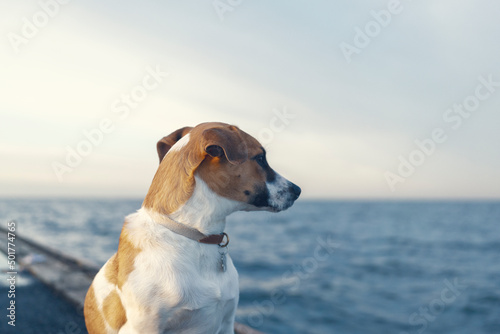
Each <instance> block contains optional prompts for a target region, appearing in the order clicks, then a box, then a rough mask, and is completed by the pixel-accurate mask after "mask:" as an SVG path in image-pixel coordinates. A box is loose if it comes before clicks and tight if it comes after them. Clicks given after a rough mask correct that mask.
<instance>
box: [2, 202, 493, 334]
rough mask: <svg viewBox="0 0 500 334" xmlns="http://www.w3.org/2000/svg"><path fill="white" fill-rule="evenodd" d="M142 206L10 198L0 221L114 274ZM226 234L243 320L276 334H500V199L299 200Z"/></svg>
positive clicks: (241, 221) (239, 218)
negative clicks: (122, 238) (131, 217)
mask: <svg viewBox="0 0 500 334" xmlns="http://www.w3.org/2000/svg"><path fill="white" fill-rule="evenodd" d="M140 206H141V200H139V199H138V200H109V199H98V200H97V199H16V200H14V199H2V200H0V223H1V224H3V225H4V226H6V225H7V224H8V222H9V221H13V220H14V221H15V222H16V226H17V233H18V235H22V236H24V237H27V238H30V239H32V240H34V241H36V242H39V243H41V244H44V245H47V246H49V247H51V248H55V249H58V250H60V251H62V252H64V253H66V254H69V255H72V256H76V257H80V258H85V259H87V260H89V261H91V262H94V263H95V264H98V265H102V264H104V262H105V261H106V260H107V259H108V258H109V257H110V256H111V255H112V254H113V253H114V252H115V251H116V249H117V246H118V237H119V234H120V230H121V228H122V224H123V220H124V217H125V216H126V215H128V214H130V213H132V212H135V211H136V210H138V209H139V208H140ZM226 232H227V233H228V234H229V236H230V239H231V241H230V245H229V252H230V255H231V257H232V259H233V262H234V264H235V266H236V268H237V269H238V272H239V280H240V302H239V307H238V311H237V321H239V322H241V323H244V324H247V325H249V326H251V327H253V328H255V329H258V330H260V331H262V332H264V333H277V334H290V333H317V334H320V333H325V334H326V333H328V334H331V333H340V334H369V333H376V334H387V333H396V334H408V333H419V334H420V333H428V334H431V333H436V334H437V333H439V334H442V333H453V334H479V333H491V334H498V333H500V202H499V201H452V200H449V201H445V200H442V201H354V200H352V201H341V200H336V201H312V200H299V201H297V203H296V204H295V205H294V206H293V207H292V208H290V209H288V210H287V211H284V212H280V213H269V212H250V213H249V212H237V213H234V214H232V215H230V216H229V217H228V218H227V229H226ZM30 282H31V283H30ZM19 284H28V285H29V284H35V283H33V280H25V282H24V283H23V282H22V280H20V283H19ZM0 288H2V289H3V290H5V289H6V283H5V282H2V283H1V284H0ZM4 292H5V293H4ZM6 294H7V292H6V291H2V292H1V295H0V298H6V296H4V295H6ZM47 303H48V305H47V308H49V309H50V307H51V305H50V301H49V302H47ZM2 321H5V319H4V320H2ZM34 326H35V324H34ZM53 332H54V333H57V332H58V330H57V328H56V329H54V331H53ZM59 332H62V331H59ZM80 332H81V333H84V329H83V330H82V331H79V332H78V333H80Z"/></svg>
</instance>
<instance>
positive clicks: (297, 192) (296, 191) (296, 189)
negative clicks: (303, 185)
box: [290, 182, 302, 201]
mask: <svg viewBox="0 0 500 334" xmlns="http://www.w3.org/2000/svg"><path fill="white" fill-rule="evenodd" d="M290 183H291V182H290ZM290 188H291V190H292V193H293V200H294V201H295V200H296V199H297V198H299V196H300V193H301V192H302V190H301V189H300V187H299V186H298V185H296V184H294V183H291V185H290Z"/></svg>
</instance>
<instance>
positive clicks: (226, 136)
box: [143, 123, 260, 214]
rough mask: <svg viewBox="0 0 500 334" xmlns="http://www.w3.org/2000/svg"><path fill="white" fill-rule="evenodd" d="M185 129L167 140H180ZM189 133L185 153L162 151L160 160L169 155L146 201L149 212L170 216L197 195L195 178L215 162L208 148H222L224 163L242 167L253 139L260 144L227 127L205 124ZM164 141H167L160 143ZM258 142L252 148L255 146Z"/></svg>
mask: <svg viewBox="0 0 500 334" xmlns="http://www.w3.org/2000/svg"><path fill="white" fill-rule="evenodd" d="M183 129H184V128H183ZM183 129H179V130H177V131H175V132H174V133H172V134H171V135H169V136H167V137H166V138H170V139H172V138H178V139H180V138H179V133H181V134H182V135H186V134H187V133H186V131H185V130H183ZM181 130H182V131H181ZM189 133H190V140H189V142H188V143H187V144H186V145H185V146H184V147H183V148H182V149H181V150H179V151H172V152H170V153H168V154H166V152H165V150H163V149H162V150H158V153H159V155H160V159H161V158H162V156H161V155H162V154H166V155H165V156H164V157H163V159H161V163H160V166H159V167H158V170H157V172H156V174H155V176H154V178H153V181H152V183H151V187H150V188H149V191H148V194H147V195H146V198H145V199H144V203H143V206H144V207H145V208H148V209H152V210H153V211H156V212H159V213H162V214H169V213H172V212H174V211H176V210H177V209H178V208H179V207H180V206H182V205H183V204H184V203H186V201H187V200H188V199H189V198H190V197H191V194H192V193H193V189H194V183H195V181H194V174H195V172H196V170H197V168H198V167H199V166H200V164H201V163H202V162H203V161H205V159H209V160H213V159H214V158H212V157H210V156H209V155H208V154H207V152H206V149H207V147H209V146H211V145H217V146H221V148H222V149H223V151H224V154H225V156H223V157H222V159H221V160H223V161H225V162H230V164H231V165H232V166H238V165H240V164H242V163H243V162H244V161H246V159H247V156H248V152H247V144H248V141H249V140H248V139H249V138H251V139H253V141H254V142H255V143H257V144H258V142H257V141H256V140H255V139H254V138H253V137H251V136H249V135H247V134H246V133H244V132H243V131H241V130H240V129H238V128H237V127H235V126H232V125H228V124H225V123H202V124H200V125H198V126H196V127H194V128H193V129H191V131H190V132H189ZM248 137H249V138H248ZM162 141H164V139H162V140H161V141H160V142H162ZM254 142H251V144H252V145H254V144H255V143H254ZM170 144H172V143H171V141H170V140H168V145H170ZM172 145H173V144H172ZM254 146H255V145H254ZM259 147H260V145H259ZM169 149H170V148H169ZM167 152H168V150H167ZM218 158H219V157H217V159H218Z"/></svg>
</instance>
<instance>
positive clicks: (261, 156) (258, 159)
mask: <svg viewBox="0 0 500 334" xmlns="http://www.w3.org/2000/svg"><path fill="white" fill-rule="evenodd" d="M254 159H255V161H256V162H257V163H258V164H259V165H260V166H261V167H267V160H266V156H265V155H264V154H259V155H258V156H256V157H255V158H254Z"/></svg>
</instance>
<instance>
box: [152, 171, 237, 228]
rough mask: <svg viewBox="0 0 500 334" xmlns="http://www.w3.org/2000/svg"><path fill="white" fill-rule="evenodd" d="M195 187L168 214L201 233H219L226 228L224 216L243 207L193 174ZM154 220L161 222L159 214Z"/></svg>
mask: <svg viewBox="0 0 500 334" xmlns="http://www.w3.org/2000/svg"><path fill="white" fill-rule="evenodd" d="M195 182H196V184H195V187H194V191H193V193H192V195H191V197H190V198H189V199H188V201H187V202H186V203H184V204H183V205H182V206H180V207H179V209H177V210H176V211H175V212H173V213H171V214H169V215H168V216H169V217H170V218H171V219H173V220H175V221H176V222H178V223H180V224H183V225H186V226H189V227H192V228H195V229H197V230H198V231H200V232H201V233H203V234H206V235H209V234H219V233H222V232H224V229H225V228H226V217H227V216H228V215H229V214H231V213H233V212H235V211H238V210H241V209H242V207H243V204H242V203H239V202H237V201H234V200H231V199H228V198H225V197H221V196H219V195H217V194H216V193H214V192H213V191H212V190H211V189H210V188H209V187H208V185H207V184H206V183H205V182H204V181H203V180H202V179H201V178H199V177H196V176H195ZM155 216H156V217H155V220H156V221H158V222H159V223H160V224H161V220H162V218H161V216H162V215H160V214H156V215H155Z"/></svg>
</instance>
